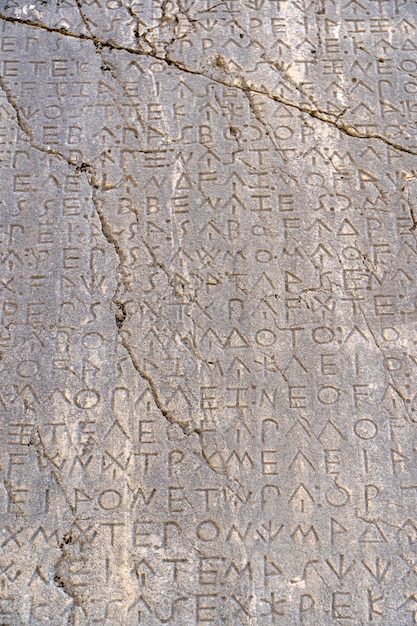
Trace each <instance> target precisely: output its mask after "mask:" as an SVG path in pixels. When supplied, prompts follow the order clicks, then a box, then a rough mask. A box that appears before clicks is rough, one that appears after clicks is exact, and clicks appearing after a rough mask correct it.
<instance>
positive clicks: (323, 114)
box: [0, 13, 417, 156]
mask: <svg viewBox="0 0 417 626" xmlns="http://www.w3.org/2000/svg"><path fill="white" fill-rule="evenodd" d="M0 19H1V20H3V21H5V22H10V23H12V24H23V25H25V26H30V27H32V28H40V29H42V30H45V31H47V32H50V33H55V34H59V35H63V36H65V37H70V38H73V39H80V40H82V41H91V42H92V43H93V44H94V46H95V47H96V48H97V49H99V50H100V49H103V48H106V49H108V50H112V51H117V50H118V51H120V52H126V53H128V54H132V55H135V56H148V57H152V58H154V59H156V60H158V61H161V62H162V63H166V64H167V65H168V66H169V67H173V68H175V69H177V70H179V71H181V72H184V73H187V74H191V75H193V76H200V77H201V78H206V79H207V80H211V81H213V82H215V83H217V84H219V85H223V86H224V87H228V88H231V89H239V90H240V91H243V92H245V93H246V94H247V92H248V90H250V92H251V93H253V94H258V95H260V96H264V97H265V98H269V99H270V100H273V101H274V102H278V103H280V104H282V105H284V106H286V107H290V108H292V109H296V110H297V111H299V112H300V113H305V114H306V115H309V116H310V117H313V118H315V119H318V120H319V121H321V122H324V123H326V124H330V125H332V126H334V127H335V128H337V129H338V130H339V131H340V132H341V133H343V134H345V135H348V136H349V137H353V138H355V139H375V140H378V141H382V142H383V143H385V144H386V145H387V146H389V147H391V148H394V149H395V150H398V151H400V152H404V153H406V154H410V155H412V156H417V150H412V149H411V148H408V147H407V146H404V145H402V144H399V143H397V142H396V141H393V140H392V139H389V138H388V137H385V136H384V135H381V134H380V133H365V132H362V131H360V130H358V129H357V128H355V127H354V126H351V125H348V124H345V123H343V122H342V121H341V119H340V117H341V116H340V114H334V113H329V112H327V111H323V110H321V109H318V108H311V107H310V106H308V105H307V104H303V103H301V104H297V103H295V102H291V100H288V98H284V97H283V96H280V95H278V94H274V93H269V92H268V91H265V90H264V89H261V88H259V87H256V86H254V85H252V84H249V83H248V81H247V80H246V79H244V78H243V77H242V76H237V75H235V76H234V77H233V79H232V80H227V78H225V77H224V76H211V75H209V74H207V73H205V72H202V71H201V70H198V69H193V68H190V67H187V66H186V65H184V64H183V63H181V62H179V61H177V60H174V59H172V58H171V57H169V56H168V54H166V56H165V57H164V56H160V55H158V54H157V53H156V52H155V51H153V50H151V51H143V50H138V49H137V48H132V47H130V46H123V45H122V44H116V43H113V42H110V41H104V40H102V39H100V38H99V37H97V36H95V35H92V34H88V35H87V34H85V33H74V32H72V31H70V30H67V29H65V28H55V27H52V26H48V25H46V24H42V23H41V22H34V21H33V20H29V19H23V18H15V17H11V16H7V15H4V14H2V13H0ZM83 21H84V20H83ZM223 74H225V71H224V69H223Z"/></svg>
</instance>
